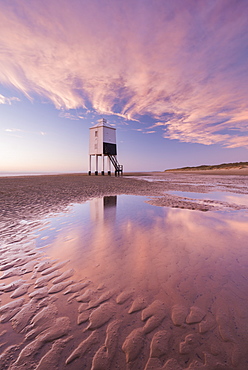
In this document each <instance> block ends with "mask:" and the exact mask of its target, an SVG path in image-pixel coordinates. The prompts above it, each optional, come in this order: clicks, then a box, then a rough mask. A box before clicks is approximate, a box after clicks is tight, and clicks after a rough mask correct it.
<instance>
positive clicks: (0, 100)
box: [0, 94, 20, 105]
mask: <svg viewBox="0 0 248 370" xmlns="http://www.w3.org/2000/svg"><path fill="white" fill-rule="evenodd" d="M13 101H20V99H19V98H16V97H14V96H13V97H11V98H7V97H6V96H3V95H2V94H0V104H9V105H11V104H12V102H13Z"/></svg>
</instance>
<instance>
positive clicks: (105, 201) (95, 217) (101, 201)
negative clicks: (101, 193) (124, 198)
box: [90, 195, 117, 221]
mask: <svg viewBox="0 0 248 370" xmlns="http://www.w3.org/2000/svg"><path fill="white" fill-rule="evenodd" d="M116 206H117V195H112V196H105V197H103V198H94V199H92V200H91V202H90V218H91V220H92V221H99V220H103V219H105V220H106V219H108V220H109V219H111V220H114V219H115V216H116Z"/></svg>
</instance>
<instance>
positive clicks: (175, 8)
mask: <svg viewBox="0 0 248 370" xmlns="http://www.w3.org/2000/svg"><path fill="white" fill-rule="evenodd" d="M247 12H248V4H247V1H246V0H239V1H235V0H229V1H228V2H227V1H225V0H217V1H216V0H214V1H213V0H209V1H207V2H202V1H196V0H188V1H185V0H177V1H170V0H168V1H158V0H155V1H153V2H151V1H148V0H143V1H135V2H134V1H132V0H126V1H118V0H117V1H114V0H112V1H111V0H110V1H107V0H101V1H100V0H92V1H83V0H81V1H79V0H78V1H77V0H72V1H70V2H68V1H65V0H61V1H59V2H58V1H55V0H49V1H48V0H42V1H41V0H37V1H35V2H33V1H30V0H27V1H25V2H19V1H17V0H13V1H11V2H2V3H1V4H0V24H1V33H0V44H1V45H2V47H1V49H0V83H2V84H4V85H8V86H14V87H15V88H17V89H19V90H21V91H22V92H23V93H24V94H25V95H26V96H27V97H29V98H30V99H32V97H33V96H34V95H35V94H39V95H40V96H41V97H43V98H45V99H48V100H50V101H52V102H53V104H54V105H55V106H56V108H57V109H62V111H63V112H64V110H70V109H76V108H80V107H83V108H86V109H91V108H93V109H94V110H95V111H96V112H98V113H102V114H117V115H119V116H123V117H126V118H128V119H140V120H142V116H144V115H148V116H151V117H152V118H153V119H155V120H156V121H157V124H155V125H154V126H153V127H156V126H160V127H162V128H163V130H164V137H166V138H169V139H176V140H180V141H185V142H196V143H201V144H206V145H209V144H216V143H218V144H221V145H224V146H227V147H238V146H248V140H247V136H248V127H247V122H248V81H247V80H248V77H247V61H248V52H247V46H248V34H247V32H246V27H247V15H246V14H247ZM0 102H1V96H0ZM64 114H65V113H64Z"/></svg>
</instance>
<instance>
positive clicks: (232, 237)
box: [3, 195, 248, 370]
mask: <svg viewBox="0 0 248 370" xmlns="http://www.w3.org/2000/svg"><path fill="white" fill-rule="evenodd" d="M146 200H148V198H147V197H140V196H139V197H138V196H129V195H120V196H106V197H103V198H95V199H92V200H90V201H88V202H86V203H83V204H72V205H71V206H70V208H69V209H68V210H67V211H66V212H63V213H60V214H58V215H56V216H52V217H49V218H47V219H46V223H45V225H44V226H43V227H42V228H40V229H38V230H36V235H35V236H34V237H33V239H34V241H35V245H36V250H37V251H38V252H40V251H42V253H45V254H46V256H47V259H48V260H51V261H54V260H57V261H58V262H53V263H55V264H56V263H60V262H63V261H67V264H66V265H63V264H62V265H58V266H60V267H58V268H57V270H60V272H58V273H57V272H56V269H54V267H53V266H54V265H51V266H52V269H53V270H50V271H49V274H48V272H46V270H44V271H43V270H42V269H41V267H38V268H36V272H35V274H34V275H33V276H32V277H31V278H30V282H31V285H32V281H33V282H35V284H36V285H37V284H41V283H42V284H43V283H44V281H46V283H47V286H45V287H42V288H41V290H40V293H36V286H35V287H34V288H32V286H31V288H30V290H31V291H32V293H31V297H34V298H35V297H37V296H38V295H37V294H43V296H42V297H43V298H45V299H48V300H47V301H46V305H47V308H48V309H49V310H50V311H51V309H50V308H49V307H54V305H55V306H56V307H57V310H58V312H59V315H60V316H62V318H61V319H63V320H64V321H66V320H67V321H66V322H69V323H70V328H69V326H68V328H69V329H68V331H66V335H68V338H67V337H66V336H65V334H63V338H64V339H63V341H62V342H59V343H58V347H59V348H60V349H61V348H62V349H63V352H61V351H62V349H61V351H60V352H58V351H57V352H56V351H55V349H54V352H51V356H52V355H54V356H55V357H56V356H57V357H56V358H57V362H58V363H59V366H60V367H59V368H61V369H64V368H66V369H73V370H74V369H78V368H84V369H92V370H94V369H105V370H106V369H117V368H118V369H130V370H138V369H142V370H151V369H157V370H160V369H167V370H169V369H192V368H193V369H195V368H204V369H222V368H223V369H226V368H228V369H233V368H237V369H242V370H243V369H247V368H248V356H247V343H248V310H247V307H248V242H247V240H248V212H247V211H246V210H243V211H236V210H235V211H234V210H228V211H227V210H224V209H223V210H222V211H217V212H216V211H215V212H211V211H210V212H199V211H195V210H194V211H191V210H185V209H172V208H166V207H156V206H152V205H150V204H148V203H146ZM39 266H40V265H39ZM55 266H56V265H55ZM48 270H49V269H48ZM54 271H55V272H56V274H57V275H56V277H55V276H53V275H51V274H54ZM60 274H62V275H60ZM63 274H65V275H63ZM66 274H67V275H66ZM47 276H48V278H46V277H47ZM49 276H53V280H52V279H50V278H49ZM61 276H62V277H63V279H62V278H61ZM65 276H67V277H66V278H65ZM32 279H33V280H32ZM34 279H37V280H36V281H35V280H34ZM46 279H47V280H46ZM56 279H57V281H56ZM67 281H68V283H67ZM27 283H29V281H27ZM63 284H64V285H63ZM80 284H81V285H80ZM3 289H4V288H3ZM42 289H43V290H42ZM37 290H39V289H37ZM50 297H53V300H52V301H51V302H50ZM34 298H33V299H34ZM36 299H38V298H36ZM41 307H42V306H41ZM45 308H46V307H45ZM53 309H54V312H55V308H53ZM50 311H47V312H50ZM40 315H41V314H40ZM41 317H42V316H41ZM39 321H41V318H40V317H38V319H37V322H38V323H39ZM35 322H36V321H35ZM58 325H59V324H58ZM68 325H69V324H68ZM36 330H37V331H38V329H36ZM58 330H60V329H58ZM58 330H57V331H56V333H57V332H58ZM69 330H70V331H69ZM38 332H39V331H38ZM28 333H29V332H28ZM27 335H28V338H30V335H29V334H27ZM42 335H43V334H40V336H42ZM53 335H54V334H53ZM56 335H57V334H56ZM69 335H70V336H69ZM40 336H39V335H38V339H37V341H34V343H32V342H31V343H30V348H31V346H32V348H36V347H35V346H36V345H40V343H43V342H41V340H40V339H39V338H40ZM43 337H44V335H43ZM43 337H42V338H43ZM47 337H48V338H50V337H51V334H50V332H49V333H48V334H47ZM53 338H54V336H53ZM56 338H57V337H56V336H55V339H56ZM67 341H68V342H69V344H68V345H67ZM37 343H38V344H37ZM45 343H46V342H45ZM55 343H57V342H55ZM54 345H55V344H54ZM25 348H26V347H25ZM25 348H24V350H23V351H24V355H25V353H26V352H25ZM44 348H46V347H44ZM52 348H53V347H52ZM29 350H30V349H29V345H27V348H26V351H29ZM51 351H52V350H51ZM36 352H37V351H36ZM44 353H46V352H44V351H43V353H42V356H43V357H42V356H41V355H40V357H41V360H40V358H39V359H38V360H37V361H41V362H42V361H43V365H44V363H45V364H46V365H47V366H48V364H49V362H48V358H49V356H48V357H46V355H44ZM59 353H61V355H59ZM21 354H22V352H21ZM24 355H23V356H24ZM20 356H21V355H19V358H18V359H17V362H16V363H15V365H16V366H17V365H18V366H19V364H20V363H22V362H21V361H24V359H23V358H24V357H25V356H24V357H21V358H20ZM35 356H37V354H35V353H34V354H33V358H34V359H35ZM51 356H50V358H51ZM53 358H54V357H53ZM37 369H39V367H37ZM41 369H42V367H41Z"/></svg>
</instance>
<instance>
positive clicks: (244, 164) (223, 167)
mask: <svg viewBox="0 0 248 370" xmlns="http://www.w3.org/2000/svg"><path fill="white" fill-rule="evenodd" d="M245 167H248V162H235V163H222V164H217V165H204V164H203V165H201V166H196V167H182V168H175V169H171V170H165V171H195V170H198V171H199V170H200V171H205V170H228V169H242V168H245Z"/></svg>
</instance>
